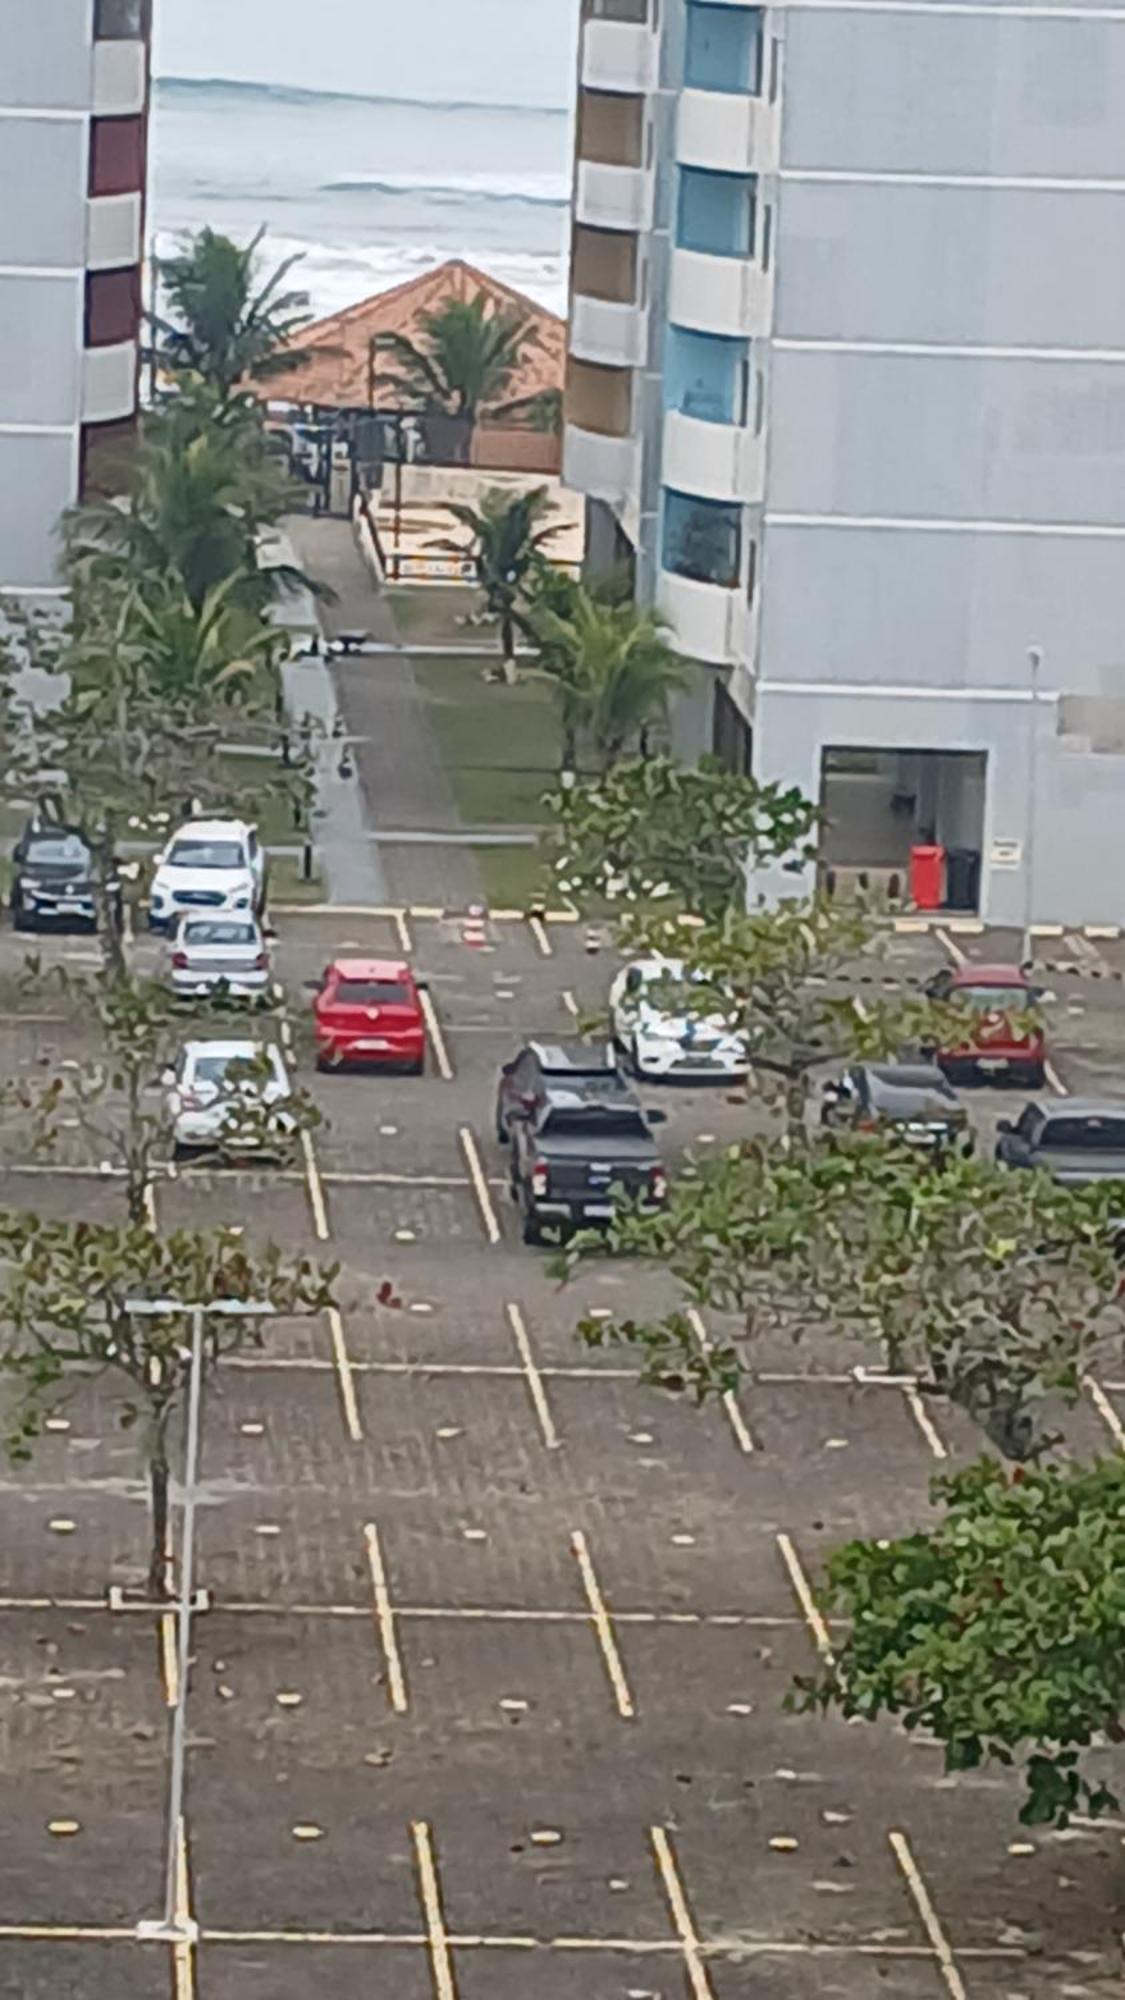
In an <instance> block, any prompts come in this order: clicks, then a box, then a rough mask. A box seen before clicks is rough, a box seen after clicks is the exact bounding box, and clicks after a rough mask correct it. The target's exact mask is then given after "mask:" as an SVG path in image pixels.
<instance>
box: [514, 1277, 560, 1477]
mask: <svg viewBox="0 0 1125 2000" xmlns="http://www.w3.org/2000/svg"><path fill="white" fill-rule="evenodd" d="M508 1324H509V1325H510V1327H511V1329H512V1335H513V1338H514V1340H515V1343H516V1347H517V1349H518V1351H519V1357H520V1360H521V1362H522V1363H523V1373H524V1375H525V1377H526V1379H527V1388H528V1394H529V1395H530V1397H531V1401H532V1403H533V1405H534V1408H535V1414H536V1416H537V1417H538V1419H539V1428H540V1430H541V1431H542V1433H543V1442H544V1444H545V1445H546V1447H547V1450H548V1451H557V1450H558V1448H559V1434H558V1432H557V1430H556V1429H555V1420H554V1418H553V1416H552V1415H551V1406H550V1404H549V1403H548V1401H547V1391H546V1390H545V1389H544V1387H543V1377H542V1376H541V1375H540V1373H539V1369H538V1366H537V1365H536V1360H535V1356H534V1354H533V1353H532V1351H531V1339H530V1336H529V1334H528V1331H527V1325H526V1322H525V1320H524V1316H523V1314H522V1312H521V1311H520V1308H519V1306H518V1305H516V1304H515V1303H514V1302H512V1301H509V1304H508Z"/></svg>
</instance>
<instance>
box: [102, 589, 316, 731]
mask: <svg viewBox="0 0 1125 2000" xmlns="http://www.w3.org/2000/svg"><path fill="white" fill-rule="evenodd" d="M239 582H240V578H239V576H238V575H237V573H236V574H235V575H233V576H229V577H228V578H227V580H226V582H225V583H220V584H217V585H216V586H215V587H214V589H212V590H209V591H208V592H207V595H206V597H205V598H204V600H203V603H202V604H201V605H200V607H199V609H198V610H197V609H196V607H195V606H194V605H193V604H192V602H191V599H190V598H189V597H188V596H187V594H186V592H185V591H184V590H183V589H182V588H181V587H180V586H179V585H178V583H177V582H176V580H175V579H174V578H172V577H166V578H164V579H163V580H162V583H161V587H160V589H159V591H157V592H153V593H151V594H150V595H148V596H147V597H146V596H145V595H143V594H142V593H141V592H140V591H134V592H133V593H132V594H131V598H130V600H129V601H128V603H127V605H126V608H125V616H124V619H123V621H122V639H123V642H124V643H125V644H128V645H130V646H133V647H135V648H136V649H137V652H138V655H139V657H140V659H141V662H142V664H143V673H144V680H145V684H146V689H147V692H148V694H149V695H150V696H151V697H152V699H153V700H155V701H157V702H162V703H165V704H166V705H167V706H168V707H169V708H175V709H178V710H183V712H184V713H185V714H186V713H192V712H195V713H203V712H214V710H215V709H217V708H219V707H230V708H235V707H238V706H242V705H246V704H249V705H250V706H251V707H253V706H255V705H257V706H259V707H261V708H263V709H265V708H266V706H267V702H268V700H270V699H272V697H273V696H274V694H275V692H276V685H277V668H278V664H279V662H280V660H281V658H282V657H283V655H284V654H285V653H286V651H287V650H288V640H287V638H286V634H285V633H284V632H283V631H282V630H281V628H280V627H279V626H277V625H273V624H270V623H268V622H267V621H266V620H264V619H263V618H262V617H261V615H260V614H259V613H258V612H257V611H253V610H250V609H248V607H247V606H246V605H244V604H241V603H239V601H238V596H237V590H238V585H239Z"/></svg>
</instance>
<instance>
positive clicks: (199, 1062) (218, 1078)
mask: <svg viewBox="0 0 1125 2000" xmlns="http://www.w3.org/2000/svg"><path fill="white" fill-rule="evenodd" d="M250 1064H253V1066H254V1073H253V1075H248V1074H247V1073H246V1072H247V1069H248V1067H249V1065H250ZM260 1066H261V1054H260V1052H259V1051H257V1050H255V1052H254V1054H253V1055H251V1054H249V1053H247V1054H245V1055H222V1056H197V1057H196V1059H195V1061H194V1063H193V1064H192V1066H191V1071H190V1076H189V1081H190V1082H191V1083H225V1082H226V1080H227V1077H228V1076H229V1075H230V1072H231V1071H232V1070H234V1071H235V1072H236V1073H238V1072H241V1073H240V1074H236V1078H235V1080H236V1082H238V1083H240V1084H241V1083H245V1084H246V1085H247V1086H248V1087H250V1088H253V1086H254V1085H255V1084H257V1083H259V1082H260V1081H261V1080H262V1078H261V1075H260ZM272 1072H273V1065H272V1063H271V1065H270V1073H271V1076H272Z"/></svg>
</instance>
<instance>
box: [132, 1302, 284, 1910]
mask: <svg viewBox="0 0 1125 2000" xmlns="http://www.w3.org/2000/svg"><path fill="white" fill-rule="evenodd" d="M125 1310H126V1312H128V1313H132V1314H134V1315H135V1316H136V1317H137V1318H138V1319H172V1318H175V1317H177V1316H179V1315H183V1316H184V1317H185V1318H187V1319H190V1321H191V1379H190V1383H189V1387H188V1415H187V1444H186V1449H185V1452H184V1484H183V1494H184V1497H183V1515H184V1526H183V1546H182V1549H181V1553H180V1590H179V1598H178V1602H177V1607H176V1608H177V1613H178V1620H179V1629H178V1639H177V1647H176V1650H177V1655H178V1661H179V1674H178V1681H179V1685H178V1687H177V1690H176V1707H175V1712H174V1714H173V1717H172V1768H171V1776H170V1781H169V1787H168V1836H167V1837H168V1846H167V1855H166V1869H165V1877H164V1915H163V1917H161V1918H158V1919H157V1921H156V1922H151V1921H150V1922H142V1923H139V1924H138V1925H137V1936H138V1938H140V1939H142V1940H145V1941H149V1942H152V1941H162V1942H164V1943H167V1944H191V1943H194V1941H195V1940H194V1936H193V1935H192V1934H191V1933H190V1932H189V1930H188V1929H186V1928H185V1926H184V1924H183V1922H182V1920H181V1919H180V1917H179V1914H178V1912H177V1900H178V1898H177V1893H176V1890H177V1873H178V1865H179V1851H180V1820H181V1819H182V1817H183V1810H184V1753H185V1747H186V1741H187V1692H188V1672H189V1663H190V1660H191V1614H192V1605H193V1599H194V1595H195V1592H194V1581H195V1577H194V1571H195V1499H196V1481H197V1478H198V1474H199V1421H200V1411H201V1407H202V1401H203V1335H204V1331H205V1327H206V1322H207V1321H208V1320H209V1319H211V1318H213V1317H220V1318H226V1319H269V1318H271V1317H272V1315H273V1312H274V1308H273V1306H271V1305H270V1304H269V1303H268V1302H267V1301H265V1300H260V1299H206V1300H202V1301H197V1300H192V1299H126V1301H125Z"/></svg>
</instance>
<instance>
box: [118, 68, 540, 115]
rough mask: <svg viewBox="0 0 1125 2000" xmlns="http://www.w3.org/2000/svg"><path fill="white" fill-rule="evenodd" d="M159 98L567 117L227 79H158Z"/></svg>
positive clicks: (486, 104) (469, 101)
mask: <svg viewBox="0 0 1125 2000" xmlns="http://www.w3.org/2000/svg"><path fill="white" fill-rule="evenodd" d="M156 88H157V91H158V93H159V94H160V96H162V97H168V98H175V97H184V98H187V97H194V98H196V99H198V98H201V97H204V96H210V97H216V98H217V97H220V96H221V97H238V98H242V99H243V100H247V99H257V100H258V101H259V102H262V103H265V102H268V103H271V104H295V105H300V104H305V105H313V104H377V105H383V106H384V107H385V106H388V105H401V106H402V107H403V108H404V109H405V110H408V111H502V112H506V113H508V114H510V115H511V116H513V117H520V118H569V116H570V112H569V109H568V107H567V106H566V105H562V104H545V105H535V104H505V103H494V102H492V101H491V100H489V99H487V98H479V97H475V98H444V97H380V96H368V95H366V94H365V93H364V92H362V91H352V90H307V89H301V88H299V87H298V86H297V85H296V84H287V83H245V82H242V81H241V80H240V79H239V78H237V77H230V76H160V77H157V79H156Z"/></svg>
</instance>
